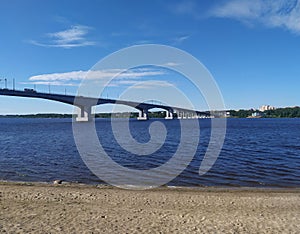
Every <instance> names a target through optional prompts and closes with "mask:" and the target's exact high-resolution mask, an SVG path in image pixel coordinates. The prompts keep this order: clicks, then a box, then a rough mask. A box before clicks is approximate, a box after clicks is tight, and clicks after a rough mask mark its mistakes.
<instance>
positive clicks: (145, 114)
mask: <svg viewBox="0 0 300 234" xmlns="http://www.w3.org/2000/svg"><path fill="white" fill-rule="evenodd" d="M137 119H138V120H148V110H140V111H139V117H138V118H137Z"/></svg>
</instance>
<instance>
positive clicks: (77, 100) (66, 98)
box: [0, 88, 210, 121]
mask: <svg viewBox="0 0 300 234" xmlns="http://www.w3.org/2000/svg"><path fill="white" fill-rule="evenodd" d="M0 95H4V96H13V97H28V98H41V99H47V100H52V101H57V102H62V103H66V104H70V105H73V106H77V107H78V108H79V113H78V115H77V118H76V121H90V120H91V119H92V118H93V115H92V107H93V106H97V105H103V104H119V105H125V106H130V107H133V108H135V109H137V110H138V111H139V116H138V120H147V119H148V112H149V110H150V109H154V108H160V109H163V110H165V111H166V117H165V118H166V119H173V117H174V113H177V117H178V118H201V117H209V116H210V113H209V112H203V111H194V110H190V109H185V108H180V107H171V106H167V105H163V104H154V103H152V104H151V103H139V102H133V101H124V100H115V99H108V98H107V99H105V98H93V97H84V96H74V95H62V94H54V93H43V92H37V91H36V90H34V89H24V90H12V89H7V88H5V89H0Z"/></svg>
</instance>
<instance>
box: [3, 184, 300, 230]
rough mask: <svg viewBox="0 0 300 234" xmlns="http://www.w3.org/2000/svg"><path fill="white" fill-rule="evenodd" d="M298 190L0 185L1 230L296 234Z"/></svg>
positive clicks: (299, 219)
mask: <svg viewBox="0 0 300 234" xmlns="http://www.w3.org/2000/svg"><path fill="white" fill-rule="evenodd" d="M299 213H300V189H260V188H258V189H256V188H255V189H253V188H246V187H244V188H234V189H228V188H219V187H203V188H202V187H201V188H197V189H193V188H168V187H160V188H155V189H150V190H127V189H121V188H115V187H112V186H105V185H104V186H97V185H86V184H74V183H70V184H68V183H66V184H60V185H53V184H47V183H27V182H4V181H1V182H0V230H1V231H3V232H8V233H15V232H18V233H20V232H21V233H28V232H31V233H32V232H33V233H45V232H46V233H49V232H51V233H91V232H94V233H141V232H142V233H159V232H161V233H207V232H210V233H211V232H213V233H233V232H234V233H258V232H259V233H297V231H299V230H300V216H299Z"/></svg>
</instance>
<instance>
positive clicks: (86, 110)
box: [76, 106, 92, 122]
mask: <svg viewBox="0 0 300 234" xmlns="http://www.w3.org/2000/svg"><path fill="white" fill-rule="evenodd" d="M78 108H79V109H78V114H77V117H76V122H88V121H91V120H92V107H91V106H81V107H78Z"/></svg>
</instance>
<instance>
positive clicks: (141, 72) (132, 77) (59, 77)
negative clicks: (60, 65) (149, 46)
mask: <svg viewBox="0 0 300 234" xmlns="http://www.w3.org/2000/svg"><path fill="white" fill-rule="evenodd" d="M163 74H165V71H163V70H159V69H148V68H137V69H132V70H128V71H126V70H123V69H110V70H101V71H71V72H63V73H51V74H41V75H36V76H31V77H30V78H29V81H30V84H45V85H47V84H52V85H70V86H74V85H75V84H76V83H77V84H79V82H80V81H81V80H83V79H90V80H95V81H108V79H110V78H112V77H115V79H114V82H113V83H112V84H111V86H117V85H119V84H123V85H124V84H133V83H135V82H136V79H138V78H142V77H150V76H159V75H163ZM124 79H125V80H124ZM126 82H127V83H126Z"/></svg>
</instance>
